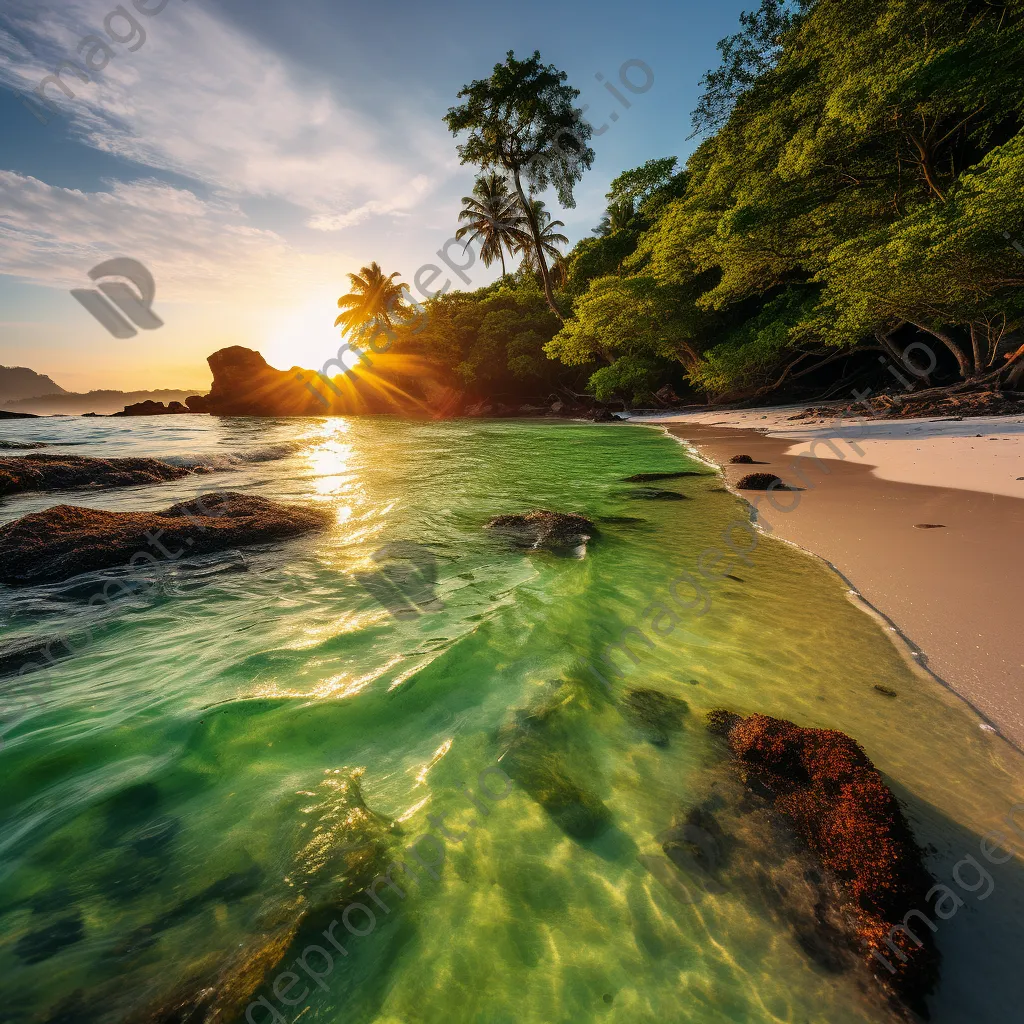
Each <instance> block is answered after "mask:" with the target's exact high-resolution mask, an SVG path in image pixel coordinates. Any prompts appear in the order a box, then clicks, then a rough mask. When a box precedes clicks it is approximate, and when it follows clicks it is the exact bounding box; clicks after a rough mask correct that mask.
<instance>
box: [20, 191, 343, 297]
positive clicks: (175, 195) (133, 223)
mask: <svg viewBox="0 0 1024 1024" xmlns="http://www.w3.org/2000/svg"><path fill="white" fill-rule="evenodd" d="M125 255H129V256H131V257H133V258H135V259H138V260H140V261H141V262H142V263H143V264H145V265H146V266H147V267H148V268H149V270H150V272H151V273H152V274H153V276H154V277H155V279H156V282H157V295H158V298H159V299H164V300H169V301H183V302H209V301H218V300H224V301H230V302H234V303H237V302H238V301H239V299H240V298H245V297H249V298H251V299H252V300H253V302H254V303H255V304H257V305H260V306H264V305H271V304H273V303H274V302H287V301H288V298H289V296H291V295H294V294H295V293H296V292H300V293H301V292H304V291H308V290H309V288H310V286H315V285H317V284H318V283H320V282H325V281H335V280H337V279H339V278H341V277H342V272H343V271H345V270H348V269H352V268H354V267H355V266H357V265H358V264H357V262H356V261H355V260H354V259H353V258H351V257H349V256H347V255H345V254H343V253H331V254H321V255H309V254H306V253H303V252H300V251H298V250H297V249H295V248H294V247H293V246H291V245H290V244H289V243H288V242H287V241H286V240H285V239H283V238H282V237H281V236H280V235H278V234H276V233H275V232H273V231H267V230H262V229H257V228H253V227H251V226H248V225H247V224H245V223H244V222H243V221H241V219H240V211H239V210H238V208H237V207H236V206H235V205H234V204H233V203H231V202H229V201H223V200H222V201H217V200H214V201H209V200H203V199H200V198H199V197H197V196H196V195H195V194H194V193H192V192H190V191H188V190H186V189H179V188H174V187H172V186H170V185H167V184H164V183H162V182H157V181H136V182H131V183H124V182H116V183H114V184H112V185H111V187H110V190H109V191H106V192H83V191H80V190H78V189H67V188H58V187H55V186H53V185H48V184H46V183H45V182H42V181H39V180H38V179H36V178H32V177H27V176H24V175H20V174H16V173H14V172H12V171H0V274H10V275H13V276H16V277H19V278H22V279H23V280H27V281H31V282H33V283H37V284H42V285H47V286H50V287H53V288H62V289H66V288H75V287H83V286H86V285H88V279H87V277H86V275H87V273H88V271H89V269H90V268H91V267H93V266H95V265H96V264H97V263H99V262H101V261H103V260H105V259H110V258H111V257H114V256H125Z"/></svg>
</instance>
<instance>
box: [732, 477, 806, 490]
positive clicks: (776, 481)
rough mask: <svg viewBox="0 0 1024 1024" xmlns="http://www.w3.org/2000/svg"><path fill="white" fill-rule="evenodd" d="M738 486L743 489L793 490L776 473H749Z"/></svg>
mask: <svg viewBox="0 0 1024 1024" xmlns="http://www.w3.org/2000/svg"><path fill="white" fill-rule="evenodd" d="M736 487H737V488H738V489H739V490H741V491H768V490H773V491H791V490H793V488H792V487H790V486H789V484H787V483H785V482H784V481H783V480H782V479H781V478H780V477H777V476H776V475H775V474H774V473H748V474H747V475H746V476H745V477H743V479H742V480H740V481H739V482H738V483H737V484H736Z"/></svg>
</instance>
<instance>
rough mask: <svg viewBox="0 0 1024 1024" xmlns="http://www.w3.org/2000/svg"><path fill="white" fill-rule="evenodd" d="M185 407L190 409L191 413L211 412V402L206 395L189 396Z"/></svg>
mask: <svg viewBox="0 0 1024 1024" xmlns="http://www.w3.org/2000/svg"><path fill="white" fill-rule="evenodd" d="M185 405H186V406H187V407H188V411H189V412H209V411H210V406H209V402H207V400H206V395H189V397H188V398H186V399H185Z"/></svg>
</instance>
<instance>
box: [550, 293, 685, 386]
mask: <svg viewBox="0 0 1024 1024" xmlns="http://www.w3.org/2000/svg"><path fill="white" fill-rule="evenodd" d="M688 307H689V308H688ZM574 311H575V316H574V317H573V318H572V319H571V320H568V321H566V322H565V324H564V325H563V327H562V329H561V330H560V331H559V332H558V334H556V335H555V337H554V338H552V339H551V341H550V342H549V343H548V345H547V346H546V347H545V351H546V352H547V354H548V355H549V356H551V357H552V358H555V359H560V360H561V361H562V362H563V363H565V364H567V365H569V366H582V365H586V364H587V363H590V362H594V361H595V360H603V361H605V362H609V363H610V362H611V361H612V360H613V359H614V358H616V357H618V356H621V355H629V356H638V357H643V358H645V359H652V358H658V359H669V360H677V361H680V362H683V363H689V364H691V365H692V364H694V363H695V362H696V356H695V354H694V352H693V348H692V346H691V341H692V339H693V337H694V333H695V330H696V328H697V322H698V319H699V314H698V312H697V311H696V309H694V308H693V306H692V303H688V302H687V296H686V295H685V293H684V291H683V289H681V288H679V287H674V286H672V285H662V284H659V283H658V282H657V281H655V280H654V279H653V278H650V277H628V278H622V277H599V278H597V279H596V280H594V281H591V283H590V287H589V288H588V290H587V292H586V293H585V294H583V295H581V296H580V297H579V298H578V299H577V300H576V303H575V307H574Z"/></svg>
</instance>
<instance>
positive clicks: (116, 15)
mask: <svg viewBox="0 0 1024 1024" xmlns="http://www.w3.org/2000/svg"><path fill="white" fill-rule="evenodd" d="M751 3H752V0H747V3H746V4H744V3H743V2H725V0H723V2H719V3H716V4H708V3H706V2H703V0H702V2H699V3H698V2H693V0H674V2H671V3H668V2H660V3H649V2H644V0H634V2H631V3H628V4H627V3H623V2H621V0H619V2H616V0H586V2H583V0H558V2H550V0H548V2H543V3H542V2H539V0H520V2H518V3H516V4H514V5H499V4H495V5H484V4H479V3H469V2H461V0H459V2H451V0H439V2H437V3H433V4H431V3H422V2H420V3H412V2H407V0H392V2H391V3H388V4H352V5H349V4H344V5H343V4H341V3H339V2H338V0H124V2H123V3H117V2H115V0H53V2H48V0H3V7H2V9H0V140H2V143H0V364H4V365H8V366H14V365H18V366H29V367H31V368H32V369H34V370H37V371H38V372H40V373H45V374H48V375H49V376H50V377H51V378H53V379H54V380H55V381H56V382H57V383H58V384H59V385H61V386H62V387H64V388H65V389H67V390H73V391H86V390H89V389H93V388H116V389H120V390H142V389H153V388H183V389H196V390H197V391H203V392H205V391H206V390H207V389H208V387H209V383H210V372H209V368H208V367H207V365H206V357H207V356H208V355H209V354H210V353H211V352H214V351H216V350H217V349H219V348H223V347H225V346H227V345H245V346H247V347H249V348H254V349H257V350H258V351H260V352H262V353H263V355H264V356H265V357H266V358H267V360H268V361H269V362H270V363H271V364H272V365H274V366H278V367H280V368H287V367H289V366H292V365H300V366H307V367H311V368H317V367H319V366H321V365H323V363H325V362H326V361H327V360H328V359H330V358H331V357H332V356H334V355H335V354H336V352H337V349H338V346H339V344H340V341H341V339H340V336H339V333H338V330H337V329H336V328H334V327H333V323H334V318H335V316H336V314H337V308H336V302H337V298H338V296H339V295H341V294H342V293H344V292H346V291H347V290H348V287H347V285H348V281H347V278H346V276H345V275H346V274H347V273H349V272H352V271H356V270H358V268H359V267H360V266H362V265H365V264H367V263H369V262H370V261H371V260H376V261H377V262H378V263H380V264H381V266H382V267H383V268H384V270H385V272H386V273H390V272H391V271H392V270H397V271H400V272H401V274H402V279H403V280H405V281H408V282H409V283H410V284H412V283H413V280H414V275H415V273H416V271H417V270H418V269H419V268H420V267H422V266H424V265H426V264H431V263H432V264H434V265H440V266H442V267H443V264H442V263H441V261H440V260H439V258H438V256H437V255H436V254H437V252H438V250H439V249H442V247H444V246H445V244H446V243H447V242H448V241H449V240H450V239H451V237H452V235H453V233H454V230H455V228H456V227H457V217H458V212H459V209H460V197H461V196H463V195H466V194H468V193H469V191H470V189H471V188H472V184H473V169H472V168H471V167H467V166H460V163H459V159H458V155H457V153H456V149H455V146H456V142H457V140H455V139H454V138H453V137H452V136H451V135H450V133H449V132H448V129H447V127H446V126H445V124H444V122H443V121H442V117H443V116H444V114H445V113H446V112H447V110H448V108H449V107H450V106H452V105H453V104H454V103H455V102H457V100H456V94H457V92H458V91H459V89H460V88H461V87H462V86H463V85H465V84H466V83H468V82H470V81H471V80H473V79H476V78H483V77H486V76H487V75H488V74H489V72H490V70H491V68H492V67H493V65H494V64H495V63H497V62H499V61H501V60H502V59H503V58H504V55H505V52H506V51H507V50H510V49H512V50H514V51H515V52H516V55H517V56H519V57H524V56H527V55H528V54H530V53H531V52H532V51H533V50H535V49H536V50H540V52H541V56H542V58H543V59H544V61H545V62H548V63H553V64H555V65H556V66H557V67H559V68H560V69H562V70H563V71H565V72H567V74H568V76H569V83H570V84H571V85H573V86H575V87H576V88H577V89H579V90H580V92H581V96H580V100H579V103H580V105H587V108H588V109H587V114H586V116H587V118H588V120H590V121H591V123H592V124H593V125H594V127H595V129H597V131H598V134H597V136H596V137H595V139H594V140H593V147H594V149H595V151H596V154H597V156H596V159H595V161H594V165H593V167H592V168H591V170H590V171H588V172H587V173H586V175H585V176H584V178H583V181H582V182H581V183H580V184H579V185H578V186H577V188H576V207H575V209H563V208H561V207H560V206H559V204H558V203H557V200H556V198H555V196H554V195H553V194H551V195H546V196H544V198H545V200H546V202H547V203H548V206H549V208H552V209H553V210H554V212H555V214H556V216H558V217H559V218H560V219H561V220H563V221H564V222H565V224H566V231H565V233H566V234H567V235H568V236H569V239H570V243H574V242H576V241H577V240H579V239H580V238H583V237H586V236H587V235H588V234H589V233H590V231H591V229H592V228H593V227H594V226H595V225H596V224H597V222H598V221H599V220H600V218H601V214H602V212H603V210H604V206H605V192H606V191H607V190H608V185H609V183H610V182H611V180H612V179H613V178H614V177H615V176H616V175H617V174H618V173H620V172H621V171H622V170H625V169H627V168H629V167H635V166H638V165H640V164H642V163H644V162H645V161H646V160H649V159H651V158H652V157H662V156H678V157H680V159H681V160H685V158H686V156H687V155H688V154H689V153H690V152H692V150H693V148H694V146H695V145H696V142H695V141H693V140H689V141H688V140H687V136H688V135H689V134H690V122H689V114H690V111H691V110H692V109H693V108H694V106H695V105H696V101H697V97H698V91H699V81H700V78H701V76H702V75H703V74H704V72H705V71H706V70H708V68H710V67H713V66H715V65H716V63H717V52H716V50H715V44H716V43H717V41H718V40H719V39H720V38H722V37H723V36H725V35H728V34H730V33H732V32H734V31H735V30H736V28H737V24H738V18H739V13H740V11H741V10H742V9H743V8H744V6H748V7H749V6H751ZM145 12H148V13H145ZM66 60H74V61H76V62H77V63H78V65H79V66H80V67H83V68H84V67H85V64H86V62H90V63H91V65H92V67H91V68H87V69H86V71H87V73H88V75H89V80H88V81H87V82H83V81H80V80H79V78H78V77H76V76H75V73H74V71H73V70H65V72H64V73H63V75H62V81H64V82H65V83H66V85H67V87H68V89H69V90H70V92H72V93H73V96H71V97H68V96H65V95H64V94H63V93H62V92H60V91H59V90H58V88H57V87H56V86H55V85H53V84H52V83H51V85H50V86H48V87H47V88H46V90H45V95H46V96H47V97H49V98H50V99H51V105H50V107H46V106H44V105H42V104H41V103H40V102H39V101H38V99H37V97H36V95H35V90H36V89H37V88H38V87H39V84H40V82H41V81H42V80H43V79H45V78H46V76H48V75H50V74H52V73H53V71H54V69H55V68H56V67H57V65H58V64H60V62H61V61H66ZM623 75H625V78H626V80H627V81H628V82H630V83H632V84H633V86H634V89H633V90H630V89H629V88H628V86H627V85H626V84H624V83H623V81H622V78H623ZM599 76H600V77H599ZM608 85H613V86H614V87H615V89H616V91H617V92H618V94H619V96H620V97H622V99H620V98H618V97H616V96H615V95H614V94H613V93H612V91H611V90H609V89H608ZM638 90H642V91H638ZM18 93H20V94H22V95H21V96H20V97H19V96H18V95H17V94H18ZM623 100H624V101H625V103H628V104H629V106H628V107H627V106H626V105H625V103H624V102H623ZM44 122H46V123H44ZM447 252H448V254H449V256H450V257H451V260H452V261H453V262H456V263H465V262H467V261H468V260H469V259H470V256H462V255H460V253H461V247H456V246H454V245H451V246H449V247H448V250H447ZM119 257H120V258H129V259H133V260H137V261H138V262H140V263H141V264H143V265H144V266H145V267H146V268H147V269H148V270H149V272H150V273H151V275H152V277H153V280H154V282H155V298H154V301H153V304H152V309H153V312H154V313H155V314H156V315H157V317H158V318H159V319H160V320H162V321H163V326H162V327H159V328H155V329H146V330H138V332H137V333H136V334H135V336H134V337H130V338H120V339H119V338H115V337H113V336H112V335H111V334H110V333H109V332H108V330H107V329H106V328H105V327H104V326H103V325H102V324H101V323H100V322H99V321H98V320H96V319H95V318H94V317H93V316H92V315H91V314H90V313H89V311H88V310H87V309H86V308H85V307H83V306H82V305H81V304H80V303H79V302H78V301H76V299H75V298H74V297H73V296H72V295H71V290H72V289H88V288H93V289H95V287H96V286H95V285H94V284H93V282H92V281H91V280H90V278H89V271H90V270H91V269H92V268H93V267H95V266H97V265H98V264H100V263H102V262H104V261H106V260H109V259H113V258H119ZM443 269H445V278H442V279H439V281H438V282H437V283H436V284H435V285H434V287H437V286H438V285H443V283H444V280H445V279H447V280H451V281H452V285H453V287H460V288H464V289H471V288H476V287H479V286H480V285H483V284H486V283H488V282H490V281H492V280H493V279H494V278H495V277H496V276H497V274H498V272H499V268H497V267H496V266H494V267H491V268H490V269H486V268H484V267H483V266H482V265H481V264H480V263H479V262H474V263H473V265H471V266H469V267H467V268H465V269H464V270H463V271H462V273H463V274H464V277H465V278H467V279H468V281H467V280H464V279H461V278H459V277H458V276H457V275H456V274H455V273H454V272H450V271H449V270H448V269H447V268H443ZM413 295H414V297H416V298H421V297H422V296H420V294H419V293H418V292H417V290H416V289H415V288H413Z"/></svg>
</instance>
